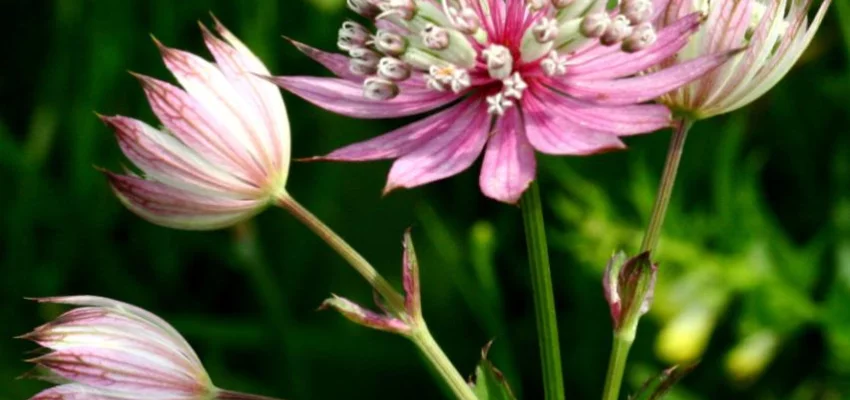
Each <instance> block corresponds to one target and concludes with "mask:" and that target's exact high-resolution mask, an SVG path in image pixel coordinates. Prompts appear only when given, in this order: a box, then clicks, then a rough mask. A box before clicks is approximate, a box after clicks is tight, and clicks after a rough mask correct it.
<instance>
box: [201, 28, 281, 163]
mask: <svg viewBox="0 0 850 400" xmlns="http://www.w3.org/2000/svg"><path fill="white" fill-rule="evenodd" d="M215 25H216V30H217V31H218V32H219V34H220V35H221V37H223V38H224V39H225V40H226V41H227V42H224V41H222V40H219V39H218V38H216V37H215V36H214V35H213V34H212V33H211V32H210V31H209V30H207V29H206V27H204V26H203V25H201V28H202V29H201V31H202V32H203V36H204V40H205V42H206V43H207V47H208V48H209V49H210V52H212V54H213V56H214V57H215V60H216V62H217V63H218V67H219V69H221V71H222V72H223V73H224V75H225V76H226V77H227V79H228V80H229V81H230V83H231V85H233V87H234V88H235V89H236V91H237V92H239V94H241V95H242V98H243V99H244V100H245V102H246V103H248V104H249V106H250V107H252V108H254V109H255V110H257V112H258V113H259V114H260V116H261V119H262V122H263V126H264V127H265V129H264V130H263V131H261V132H258V136H259V139H260V141H261V143H263V145H264V146H268V147H269V148H268V149H265V151H266V152H268V153H270V154H271V156H272V159H273V160H274V162H275V164H276V165H275V166H274V167H275V170H277V171H283V173H284V174H286V173H287V172H288V170H289V152H290V143H289V137H290V132H289V117H288V116H287V113H286V107H285V106H284V105H283V97H282V96H281V94H280V90H278V88H277V87H276V86H275V85H273V84H272V83H271V82H269V81H267V80H265V79H263V78H260V77H258V76H256V75H262V76H267V75H271V73H270V72H269V70H268V69H267V68H266V66H265V65H264V64H263V62H262V61H260V59H259V58H257V56H256V55H254V53H252V52H251V50H250V49H248V47H247V46H245V44H243V43H242V42H241V41H240V40H239V39H238V38H237V37H236V36H234V35H233V34H232V33H230V31H229V30H227V28H226V27H224V25H222V24H221V22H219V21H218V20H216V21H215Z"/></svg>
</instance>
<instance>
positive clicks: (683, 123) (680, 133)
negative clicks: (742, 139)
mask: <svg viewBox="0 0 850 400" xmlns="http://www.w3.org/2000/svg"><path fill="white" fill-rule="evenodd" d="M691 126H693V121H691V120H689V119H682V120H679V121H678V122H677V123H676V127H675V128H674V129H673V137H672V138H670V147H669V149H668V150H667V161H666V163H665V164H664V172H663V174H662V176H661V184H660V185H659V186H658V195H657V196H656V197H655V206H654V207H653V208H652V215H651V217H650V219H649V226H648V227H647V228H646V234H645V235H644V237H643V243H642V244H641V245H640V253H643V252H645V251H650V252H651V251H654V250H655V247H656V246H657V245H658V239H659V237H660V236H661V226H662V225H663V224H664V217H665V216H666V215H667V206H668V205H670V195H672V194H673V186H674V185H675V183H676V174H677V173H678V171H679V162H680V161H682V153H683V152H684V149H685V140H686V139H687V138H688V131H689V130H690V129H691Z"/></svg>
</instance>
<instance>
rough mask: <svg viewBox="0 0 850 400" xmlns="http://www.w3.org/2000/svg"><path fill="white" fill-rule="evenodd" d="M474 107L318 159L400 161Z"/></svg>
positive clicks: (455, 108) (448, 111) (466, 105)
mask: <svg viewBox="0 0 850 400" xmlns="http://www.w3.org/2000/svg"><path fill="white" fill-rule="evenodd" d="M473 103H475V102H474V101H471V100H467V101H463V102H461V103H460V104H458V105H455V106H452V107H451V108H449V109H446V110H444V111H440V112H439V113H436V114H434V115H431V116H428V117H427V118H424V119H421V120H419V121H416V122H414V123H411V124H409V125H405V126H403V127H401V128H399V129H396V130H394V131H392V132H389V133H386V134H383V135H381V136H378V137H376V138H373V139H369V140H365V141H362V142H358V143H354V144H352V145H348V146H345V147H343V148H340V149H337V150H334V151H333V152H331V153H330V154H328V155H326V156H323V157H316V158H315V159H316V160H328V161H370V160H382V159H390V158H397V157H401V156H403V155H405V154H407V153H410V152H411V151H413V150H415V149H416V148H418V147H420V146H421V145H422V144H423V143H424V142H426V141H428V140H430V139H431V138H432V137H434V136H435V135H439V134H441V133H443V132H444V131H445V130H446V128H448V127H449V126H451V125H452V124H454V122H455V121H456V120H457V119H458V118H459V117H460V116H461V115H462V114H463V113H465V112H466V110H468V109H469V107H471V106H472V105H473Z"/></svg>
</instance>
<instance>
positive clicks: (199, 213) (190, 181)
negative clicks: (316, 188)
mask: <svg viewBox="0 0 850 400" xmlns="http://www.w3.org/2000/svg"><path fill="white" fill-rule="evenodd" d="M216 29H217V31H218V33H219V35H220V36H221V37H222V38H223V40H222V39H220V38H218V37H216V36H215V35H214V34H213V33H212V32H210V31H208V30H207V29H206V28H204V27H203V26H202V32H203V35H204V41H205V42H206V44H207V47H208V48H209V49H210V51H211V52H212V54H213V56H214V58H215V61H216V64H212V63H209V62H207V61H205V60H204V59H202V58H200V57H198V56H195V55H193V54H190V53H187V52H184V51H180V50H176V49H171V48H168V47H165V46H163V45H162V44H160V43H159V42H157V45H158V46H159V48H160V51H161V52H162V56H163V59H164V60H165V65H166V66H167V67H168V69H169V70H171V72H172V73H173V74H174V76H175V77H176V78H177V81H179V82H180V84H181V85H182V86H183V88H184V89H185V90H184V89H180V88H178V87H176V86H174V85H171V84H169V83H166V82H163V81H160V80H157V79H154V78H151V77H147V76H143V75H138V74H135V75H136V77H137V78H139V80H140V81H141V83H142V87H143V88H144V90H145V93H146V94H147V97H148V100H149V102H150V104H151V107H152V109H153V112H154V114H156V116H157V117H158V118H159V120H160V121H161V122H162V124H163V128H162V129H161V130H160V129H155V128H153V127H151V126H150V125H148V124H146V123H144V122H142V121H139V120H135V119H132V118H127V117H122V116H115V117H101V118H102V119H103V121H104V122H105V123H106V124H107V125H109V126H111V127H112V128H113V129H114V130H115V132H116V136H117V138H118V143H119V145H120V146H121V149H122V150H123V152H124V154H125V155H126V156H127V157H128V158H129V159H130V161H132V162H133V164H135V165H136V166H137V167H138V168H139V169H140V170H141V171H142V176H136V175H133V174H127V175H118V174H114V173H110V172H107V173H106V174H107V177H108V178H109V181H110V184H111V185H112V188H113V189H114V191H115V193H116V195H117V196H118V197H119V198H120V199H121V201H122V202H123V203H124V204H125V205H126V206H127V207H128V208H129V209H130V210H132V211H133V212H135V213H137V214H139V215H140V216H141V217H143V218H145V219H147V220H149V221H151V222H153V223H156V224H159V225H164V226H168V227H173V228H180V229H215V228H220V227H224V226H228V225H231V224H234V223H236V222H238V221H240V220H243V219H246V218H249V217H251V216H253V215H254V214H256V213H258V212H259V211H260V210H262V209H263V207H265V206H266V205H267V204H269V203H270V202H271V201H272V200H273V199H274V198H275V197H276V196H279V195H282V194H285V185H286V178H287V175H288V172H289V158H290V143H289V120H288V118H287V115H286V108H285V107H284V104H283V98H282V97H281V95H280V92H279V90H278V89H277V87H275V86H274V85H273V84H271V83H269V82H268V81H266V80H264V79H262V78H259V77H257V76H256V75H268V74H269V71H268V70H267V69H266V67H265V66H264V65H263V63H262V62H261V61H260V60H259V59H258V58H257V57H256V56H254V54H253V53H251V51H250V50H248V48H247V47H245V45H244V44H242V42H240V41H239V39H237V38H236V37H235V36H233V34H231V33H230V32H229V31H228V30H227V29H226V28H225V27H224V26H222V25H221V24H220V23H218V21H216Z"/></svg>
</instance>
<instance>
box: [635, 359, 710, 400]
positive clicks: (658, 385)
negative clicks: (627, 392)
mask: <svg viewBox="0 0 850 400" xmlns="http://www.w3.org/2000/svg"><path fill="white" fill-rule="evenodd" d="M694 368H696V364H694V365H690V366H687V367H685V368H679V366H678V365H676V366H673V367H670V368H667V369H665V370H664V371H662V372H661V373H660V374H658V375H657V376H655V377H653V378H652V379H650V380H648V381H647V382H646V383H644V384H643V387H641V388H640V390H638V392H637V393H635V395H634V396H631V397H629V400H661V399H663V398H664V396H665V395H667V392H669V391H670V389H672V388H673V385H675V384H676V383H678V382H679V381H680V380H682V378H684V377H685V375H687V374H688V373H690V372H691V371H693V370H694Z"/></svg>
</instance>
